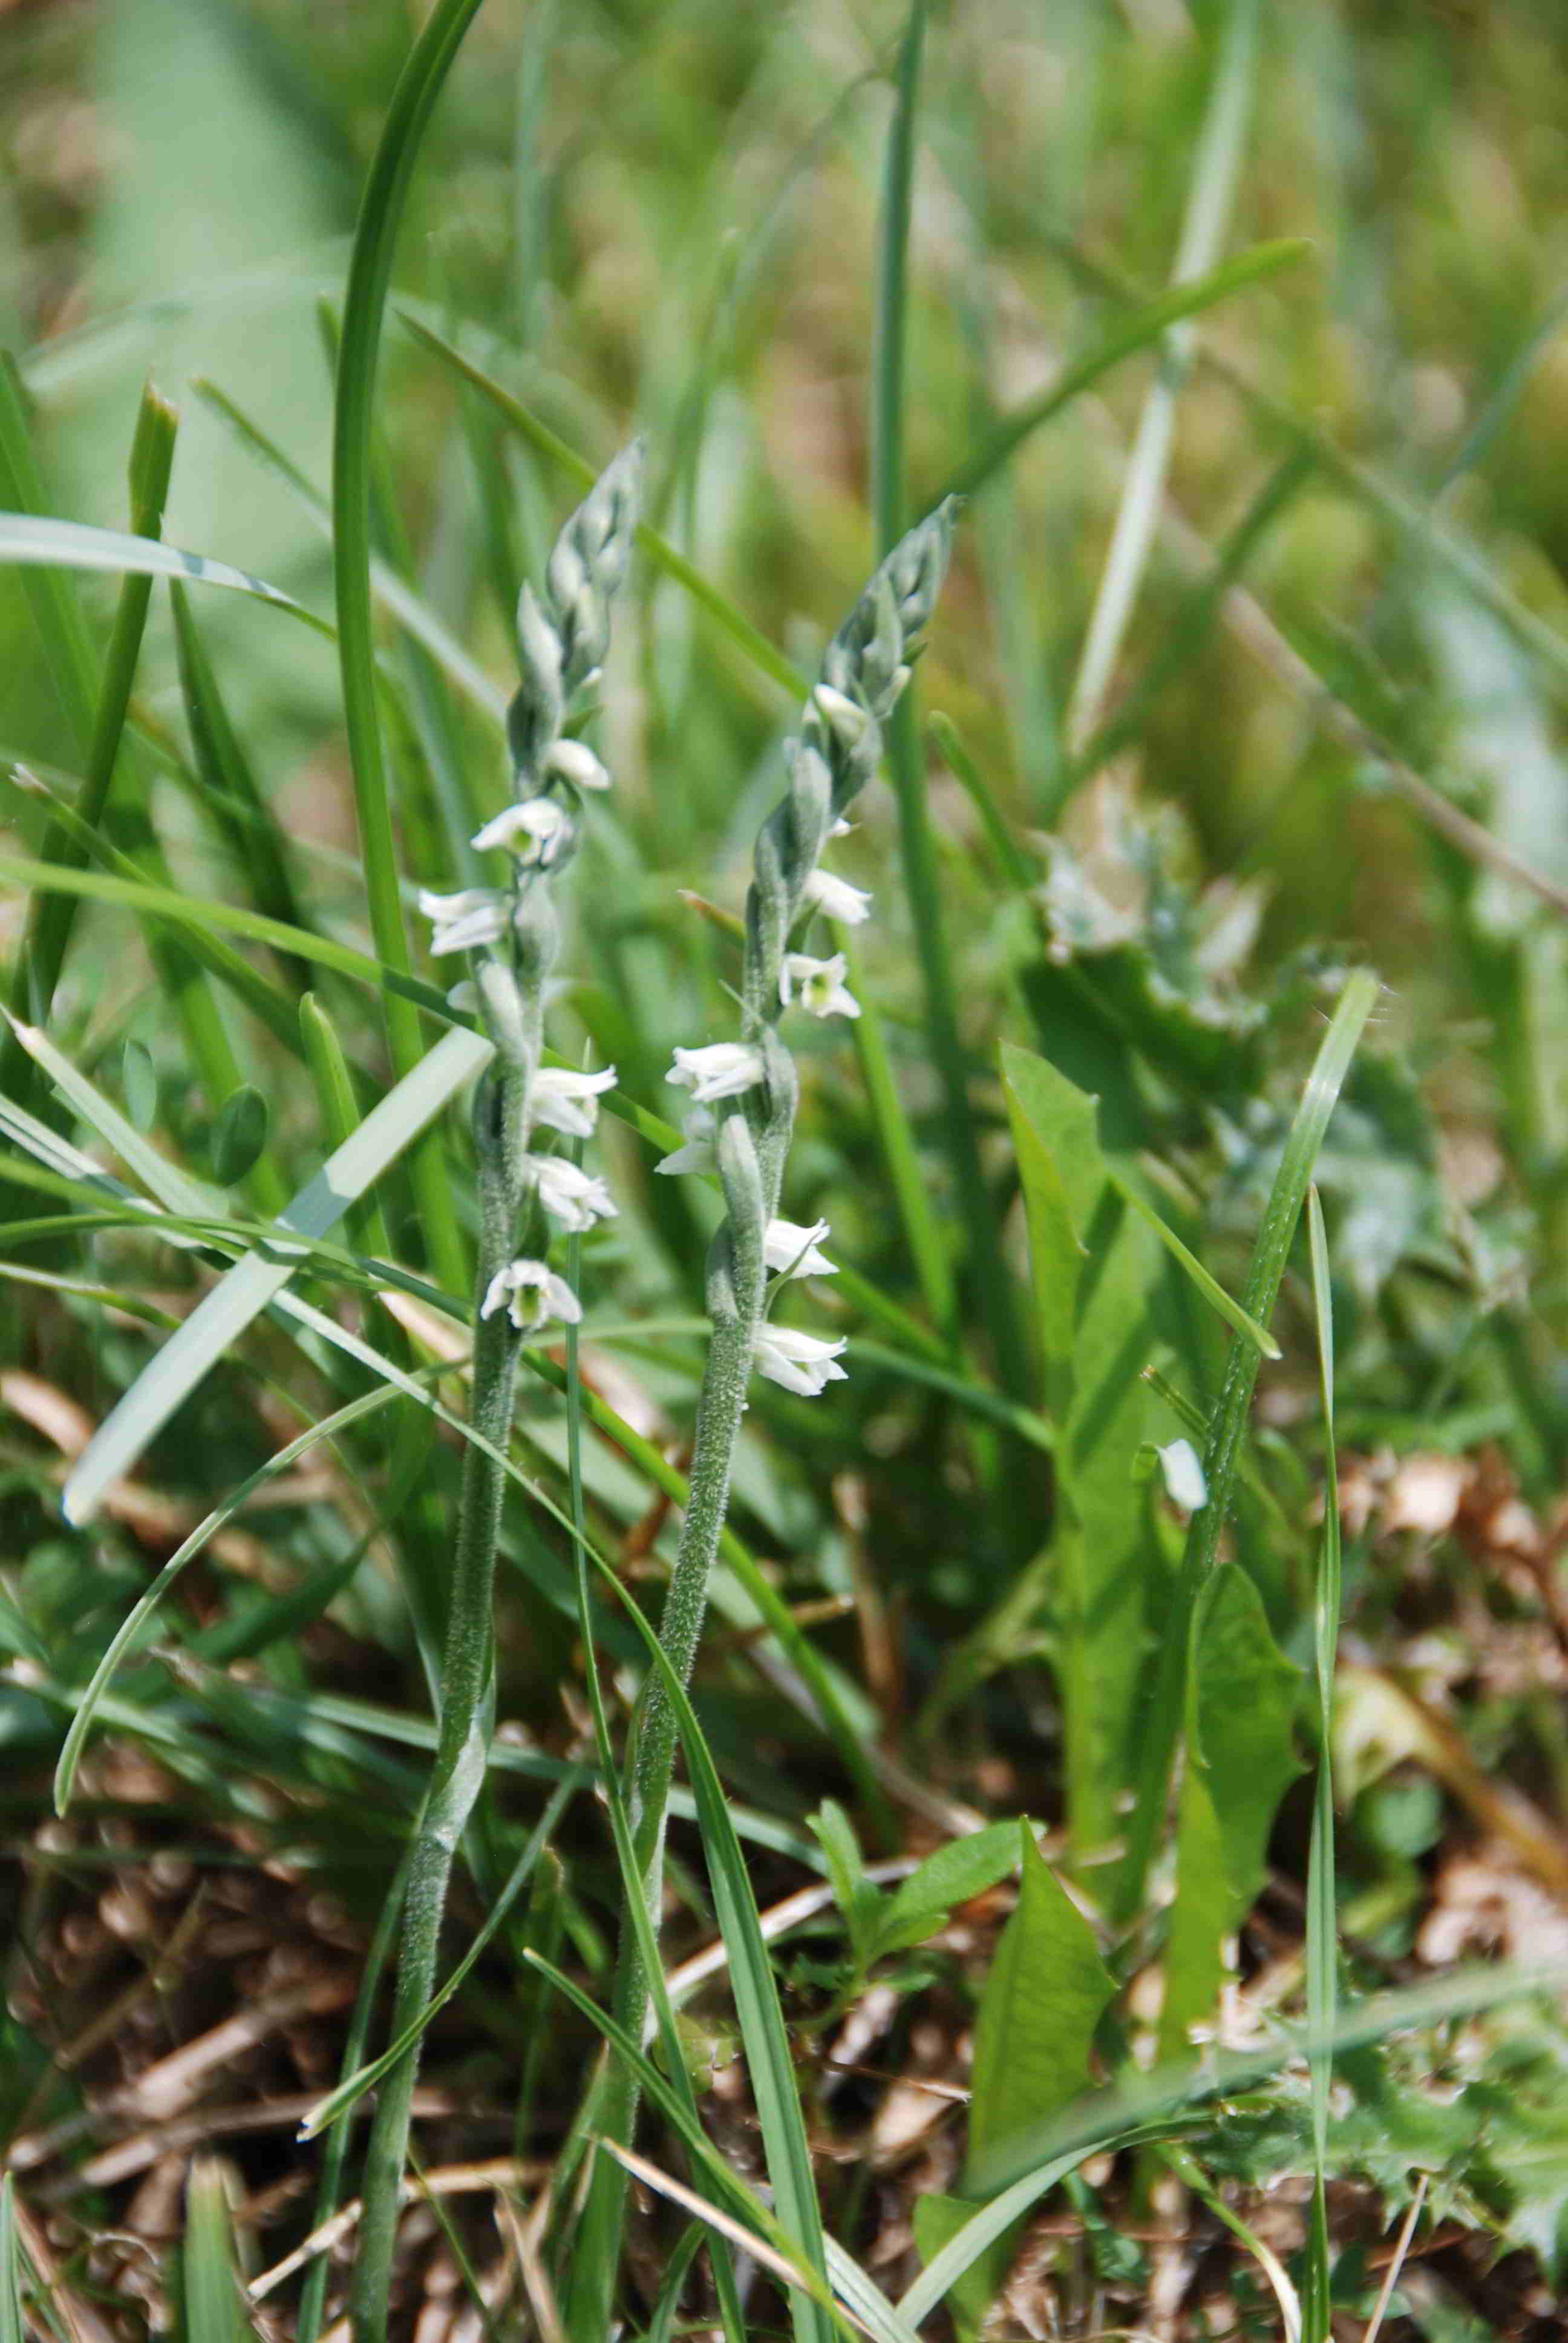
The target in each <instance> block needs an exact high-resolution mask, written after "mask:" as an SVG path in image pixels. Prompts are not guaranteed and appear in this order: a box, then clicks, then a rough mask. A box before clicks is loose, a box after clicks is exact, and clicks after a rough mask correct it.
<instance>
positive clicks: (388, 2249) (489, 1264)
mask: <svg viewBox="0 0 1568 2343" xmlns="http://www.w3.org/2000/svg"><path fill="white" fill-rule="evenodd" d="M528 1081H529V1072H528V1068H527V1067H526V1066H513V1067H507V1068H505V1069H504V1070H503V1071H501V1072H500V1073H499V1074H498V1076H497V1077H496V1078H495V1079H494V1080H493V1081H487V1082H486V1083H485V1084H484V1085H483V1086H482V1088H481V1091H480V1094H479V1100H478V1101H477V1109H476V1114H475V1125H476V1132H477V1139H478V1145H479V1194H480V1204H481V1227H480V1243H479V1272H478V1279H477V1286H476V1290H475V1294H474V1353H473V1397H472V1401H471V1403H470V1408H469V1421H470V1423H472V1425H473V1427H474V1430H475V1431H476V1432H477V1433H481V1434H482V1435H483V1437H484V1438H485V1440H486V1441H487V1442H488V1443H489V1445H490V1447H491V1448H494V1449H496V1450H497V1451H498V1452H499V1453H500V1454H502V1455H504V1454H505V1453H506V1449H507V1443H508V1439H509V1438H510V1435H511V1423H512V1403H513V1395H514V1391H515V1386H516V1382H517V1369H518V1353H519V1351H520V1349H521V1338H520V1337H519V1335H518V1332H517V1330H516V1329H515V1328H514V1327H513V1325H512V1324H511V1322H510V1320H509V1319H508V1316H507V1314H506V1313H505V1312H497V1313H496V1314H495V1315H493V1316H491V1317H489V1318H485V1317H482V1316H481V1315H480V1305H481V1303H482V1302H483V1301H484V1299H485V1295H486V1292H487V1288H488V1285H489V1282H490V1280H491V1278H492V1277H493V1276H494V1275H495V1274H496V1272H497V1271H498V1269H500V1268H502V1267H503V1266H504V1265H505V1263H506V1262H508V1260H509V1259H510V1257H511V1247H512V1232H513V1228H514V1226H515V1223H516V1220H517V1213H518V1201H519V1175H518V1155H519V1153H520V1149H519V1147H518V1138H519V1135H520V1134H521V1132H522V1129H523V1125H524V1122H525V1120H526V1113H527V1098H528ZM505 1485H506V1478H505V1474H504V1473H503V1472H502V1470H501V1466H500V1464H499V1463H498V1461H497V1458H496V1457H495V1456H492V1455H490V1454H488V1453H487V1451H486V1450H485V1449H483V1448H480V1447H478V1446H477V1445H476V1444H475V1443H473V1442H469V1443H467V1445H466V1446H465V1449H464V1456H463V1492H462V1504H461V1511H460V1513H459V1517H458V1526H457V1558H456V1562H455V1564H454V1568H453V1574H452V1590H451V1602H450V1608H449V1610H448V1612H447V1643H446V1651H445V1654H444V1656H443V1661H442V1669H441V1725H440V1737H439V1739H438V1741H437V1748H436V1759H435V1764H434V1766H433V1768H432V1771H431V1777H430V1786H429V1789H428V1791H427V1794H426V1797H425V1805H424V1808H423V1811H422V1813H421V1815H420V1817H419V1826H418V1834H417V1837H416V1839H415V1842H414V1851H413V1855H412V1859H411V1862H410V1865H409V1871H408V1892H407V1899H406V1902H405V1905H404V1911H403V1945H402V1951H401V1955H400V1956H399V1959H398V1965H397V1994H396V1996H395V1998H394V2001H393V2006H392V2024H391V2038H392V2039H393V2040H394V2041H396V2040H397V2038H398V2036H400V2035H402V2034H403V2033H404V2032H405V2031H406V2030H407V2028H408V2027H409V2026H412V2025H413V2024H414V2023H415V2022H416V2020H417V2018H419V2017H420V2016H422V2015H423V2013H424V2010H425V2007H426V2005H427V2003H428V2001H429V1999H430V1996H431V1994H432V1992H433V1990H434V1988H435V1983H436V1959H437V1951H438V1949H439V1946H440V1938H441V1920H442V1916H443V1914H444V1912H445V1910H446V1905H447V1885H448V1882H449V1881H450V1878H451V1875H452V1861H453V1857H454V1856H455V1855H456V1853H457V1845H458V1842H459V1841H460V1839H461V1838H462V1835H463V1831H464V1827H465V1825H467V1819H468V1816H469V1815H470V1814H471V1813H472V1811H473V1807H474V1802H475V1800H476V1798H477V1796H478V1795H479V1790H480V1787H481V1785H483V1782H484V1778H485V1766H486V1761H487V1754H488V1747H489V1734H490V1705H491V1684H492V1652H491V1623H490V1605H491V1588H492V1584H493V1582H494V1578H495V1564H496V1544H497V1540H498V1537H499V1535H500V1527H501V1503H502V1497H503V1494H504V1492H505ZM417 2066H418V2052H417V2045H416V2046H413V2047H411V2048H410V2050H409V2052H408V2054H407V2056H406V2057H405V2058H404V2059H403V2060H402V2061H401V2062H400V2064H399V2065H398V2066H396V2067H394V2068H393V2070H392V2072H391V2073H390V2074H389V2075H388V2076H387V2078H386V2080H385V2082H384V2083H383V2084H382V2086H381V2091H380V2096H379V2097H378V2099H377V2107H376V2119H375V2122H374V2124H373V2126H372V2127H371V2132H370V2142H369V2146H368V2147H367V2150H366V2156H365V2171H364V2176H363V2178H362V2182H361V2196H362V2197H363V2201H364V2207H365V2210H364V2215H363V2217H362V2219H361V2222H360V2227H359V2250H358V2255H357V2260H356V2263H355V2269H354V2300H353V2323H354V2334H355V2337H356V2338H357V2343H384V2338H385V2336H386V2333H387V2294H388V2289H389V2287H390V2282H391V2274H392V2254H393V2247H394V2245H395V2243H396V2239H397V2215H398V2208H399V2203H400V2199H401V2194H402V2186H403V2167H404V2164H405V2162H406V2160H407V2147H408V2123H409V2116H410V2113H411V2110H412V2106H413V2098H414V2081H415V2076H416V2074H417Z"/></svg>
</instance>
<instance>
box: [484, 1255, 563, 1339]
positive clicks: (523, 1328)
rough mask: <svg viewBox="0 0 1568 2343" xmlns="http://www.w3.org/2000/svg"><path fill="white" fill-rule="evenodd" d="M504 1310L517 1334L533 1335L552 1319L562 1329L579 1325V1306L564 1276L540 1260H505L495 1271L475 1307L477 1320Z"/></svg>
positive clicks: (490, 1316)
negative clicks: (476, 1307)
mask: <svg viewBox="0 0 1568 2343" xmlns="http://www.w3.org/2000/svg"><path fill="white" fill-rule="evenodd" d="M503 1307H504V1308H505V1310H506V1313H507V1315H508V1318H509V1319H510V1320H511V1322H512V1323H513V1325H514V1326H515V1327H516V1328H517V1330H518V1333H519V1334H537V1333H538V1332H539V1330H540V1329H541V1327H544V1326H546V1325H548V1322H549V1321H550V1320H551V1319H552V1318H558V1319H559V1320H560V1322H561V1323H562V1325H563V1326H576V1325H578V1324H579V1323H580V1322H581V1320H582V1314H583V1306H582V1303H581V1302H579V1301H578V1298H577V1295H576V1294H575V1293H574V1292H572V1290H571V1287H570V1286H569V1285H568V1283H567V1282H566V1279H565V1278H564V1277H558V1276H557V1274H556V1272H555V1271H554V1270H553V1269H551V1268H550V1267H549V1266H548V1263H547V1262H542V1261H509V1262H508V1263H507V1265H506V1267H505V1269H498V1271H497V1272H496V1274H495V1275H494V1277H492V1278H491V1280H490V1282H489V1284H488V1286H487V1288H486V1291H485V1298H484V1300H483V1302H480V1304H479V1315H480V1317H481V1318H493V1317H494V1316H495V1314H496V1312H497V1311H498V1310H499V1309H502V1308H503Z"/></svg>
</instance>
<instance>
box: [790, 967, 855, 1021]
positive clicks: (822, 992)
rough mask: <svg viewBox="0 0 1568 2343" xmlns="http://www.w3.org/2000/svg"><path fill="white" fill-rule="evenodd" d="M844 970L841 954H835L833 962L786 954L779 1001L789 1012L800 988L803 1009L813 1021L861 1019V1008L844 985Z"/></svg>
mask: <svg viewBox="0 0 1568 2343" xmlns="http://www.w3.org/2000/svg"><path fill="white" fill-rule="evenodd" d="M845 966H846V962H845V960H844V955H843V953H842V952H835V953H834V954H833V957H832V959H831V960H813V959H812V958H811V955H810V953H809V952H786V953H785V955H784V965H783V967H782V968H781V969H780V970H779V999H780V1000H781V1001H783V1003H784V1006H785V1008H786V1009H788V1008H789V1005H790V1003H791V1002H792V1001H793V1000H794V998H795V993H796V988H797V987H799V994H800V1006H801V1008H802V1009H809V1011H810V1012H811V1014H812V1016H813V1017H858V1016H859V1013H860V1004H859V1001H857V1000H856V998H855V996H854V994H853V993H852V992H851V991H850V990H849V986H848V985H847V984H846V983H845V982H844V972H845Z"/></svg>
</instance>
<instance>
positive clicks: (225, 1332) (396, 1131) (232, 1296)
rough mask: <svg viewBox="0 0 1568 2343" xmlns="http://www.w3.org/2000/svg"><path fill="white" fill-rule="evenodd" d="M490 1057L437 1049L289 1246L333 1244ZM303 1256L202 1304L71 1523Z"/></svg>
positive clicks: (377, 1117) (85, 1476)
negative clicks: (331, 1233)
mask: <svg viewBox="0 0 1568 2343" xmlns="http://www.w3.org/2000/svg"><path fill="white" fill-rule="evenodd" d="M30 1046H31V1045H30ZM490 1054H491V1052H490V1045H489V1043H488V1042H487V1041H485V1040H483V1039H482V1038H481V1037H480V1036H479V1035H478V1034H476V1033H468V1032H462V1031H452V1032H449V1033H447V1035H445V1036H444V1038H443V1039H442V1040H441V1041H437V1044H436V1047H435V1048H434V1049H433V1050H432V1051H430V1052H429V1053H428V1055H427V1057H425V1058H423V1059H421V1060H420V1061H419V1063H418V1064H417V1066H416V1067H415V1068H414V1070H413V1071H412V1072H411V1073H408V1074H406V1075H405V1076H404V1078H403V1080H402V1081H400V1082H398V1083H397V1085H396V1087H395V1088H394V1089H392V1090H391V1091H388V1092H387V1096H386V1097H385V1098H384V1099H383V1100H382V1101H381V1102H380V1104H379V1105H378V1106H377V1107H374V1108H373V1109H372V1110H371V1111H370V1113H369V1114H367V1116H366V1118H365V1121H363V1122H362V1123H361V1124H360V1126H359V1128H358V1130H357V1131H356V1132H355V1134H354V1136H353V1138H352V1139H350V1140H347V1141H345V1143H344V1144H343V1145H342V1146H341V1147H338V1148H335V1149H334V1151H333V1152H332V1153H331V1154H330V1155H329V1156H328V1157H327V1161H326V1162H325V1163H324V1164H323V1165H322V1167H321V1169H320V1171H319V1172H317V1174H316V1176H315V1178H314V1179H313V1180H310V1181H308V1182H307V1184H306V1185H305V1187H303V1188H302V1189H301V1190H300V1191H299V1193H298V1194H297V1196H295V1197H294V1198H293V1199H292V1201H291V1202H289V1203H288V1205H287V1206H286V1208H285V1210H284V1211H283V1212H281V1213H280V1214H279V1215H278V1220H277V1227H278V1230H279V1232H280V1239H282V1238H283V1234H284V1232H293V1233H295V1234H297V1235H299V1236H305V1237H318V1236H324V1235H325V1234H326V1232H327V1230H328V1229H330V1228H332V1227H333V1226H334V1225H335V1224H336V1223H337V1221H339V1220H340V1219H341V1218H342V1216H343V1214H344V1212H346V1211H347V1207H348V1206H349V1205H350V1204H352V1203H355V1202H357V1200H358V1199H359V1197H360V1196H362V1195H363V1194H364V1192H365V1191H366V1189H367V1187H368V1186H369V1185H370V1183H371V1182H372V1181H374V1180H377V1179H379V1177H380V1176H381V1174H382V1172H385V1171H386V1170H387V1166H388V1165H389V1164H391V1163H394V1162H396V1161H397V1158H398V1156H399V1155H401V1154H402V1152H403V1151H404V1149H405V1148H406V1147H407V1146H408V1144H409V1142H410V1141H412V1140H413V1139H414V1138H415V1137H416V1136H417V1133H418V1132H420V1131H424V1130H425V1129H427V1127H428V1125H429V1123H430V1122H431V1121H432V1120H433V1119H434V1117H435V1116H436V1115H437V1114H438V1113H439V1111H440V1110H441V1108H442V1107H443V1106H445V1104H446V1103H447V1100H448V1099H449V1098H451V1096H452V1095H453V1093H454V1092H455V1091H457V1090H459V1089H460V1088H461V1087H462V1085H463V1083H464V1082H466V1081H467V1080H468V1079H469V1077H470V1076H471V1075H473V1074H475V1073H477V1071H478V1070H479V1068H480V1067H481V1066H482V1065H484V1063H485V1062H486V1061H487V1059H488V1058H489V1056H490ZM133 1136H134V1134H133ZM117 1143H118V1142H116V1144H117ZM165 1168H167V1167H165ZM300 1257H301V1256H300V1252H299V1251H298V1249H297V1248H294V1247H289V1246H287V1245H286V1241H284V1242H280V1243H279V1246H278V1248H277V1250H276V1252H272V1251H270V1249H269V1254H268V1255H264V1254H262V1253H260V1252H252V1253H247V1254H246V1257H245V1259H244V1260H243V1261H239V1262H236V1264H235V1266H234V1267H233V1269H231V1270H230V1271H229V1272H228V1273H227V1274H226V1276H225V1277H224V1278H222V1279H221V1280H220V1281H219V1282H218V1283H217V1284H216V1286H215V1287H214V1288H213V1290H212V1292H210V1293H209V1294H207V1295H206V1298H205V1299H204V1300H203V1301H202V1302H199V1303H198V1304H197V1306H196V1309H195V1310H194V1311H193V1312H191V1314H190V1316H189V1317H188V1318H187V1319H186V1322H185V1323H184V1325H183V1326H182V1327H181V1328H180V1330H179V1332H178V1333H177V1334H176V1335H175V1336H173V1338H172V1339H171V1340H170V1341H169V1342H166V1344H165V1346H164V1348H163V1349H162V1350H161V1351H160V1352H159V1353H158V1354H157V1356H156V1359H154V1360H153V1362H152V1363H151V1365H150V1366H148V1367H146V1369H144V1371H143V1373H141V1374H140V1375H139V1376H138V1377H137V1379H136V1382H135V1383H133V1384H132V1386H131V1388H130V1390H129V1391H128V1392H126V1393H125V1395H124V1397H123V1398H122V1399H121V1400H120V1401H119V1403H118V1404H117V1405H116V1407H115V1408H114V1409H113V1410H112V1412H111V1413H110V1414H109V1415H108V1417H107V1418H106V1421H105V1422H104V1423H102V1424H100V1426H99V1427H98V1430H97V1431H96V1432H95V1433H94V1435H93V1437H92V1439H91V1440H90V1441H89V1442H88V1443H87V1445H86V1447H85V1449H84V1451H83V1453H82V1454H81V1456H80V1457H79V1458H78V1460H77V1463H76V1464H75V1469H74V1470H73V1472H72V1473H71V1475H70V1478H69V1479H68V1481H67V1482H66V1483H65V1496H64V1498H63V1500H62V1503H63V1507H64V1510H65V1516H66V1518H67V1520H69V1521H72V1522H75V1523H82V1522H85V1521H87V1520H90V1519H91V1517H92V1515H93V1513H95V1511H96V1509H97V1507H98V1505H99V1503H101V1501H102V1498H103V1495H104V1492H105V1490H106V1488H107V1487H108V1486H109V1485H110V1483H112V1482H114V1481H116V1480H118V1479H119V1478H120V1476H121V1475H122V1474H123V1473H127V1472H129V1470H130V1468H131V1466H132V1465H133V1464H134V1463H135V1462H136V1458H137V1457H138V1456H139V1455H140V1454H141V1453H142V1452H143V1450H144V1449H145V1448H146V1444H147V1443H148V1441H149V1440H151V1439H152V1438H153V1436H154V1435H155V1433H157V1432H158V1431H159V1430H160V1429H161V1427H162V1426H163V1425H164V1424H165V1423H167V1422H168V1419H169V1417H170V1416H171V1415H172V1414H173V1413H174V1411H175V1410H176V1408H177V1407H178V1406H179V1405H180V1404H181V1403H182V1402H183V1401H184V1400H185V1398H186V1395H187V1394H188V1393H190V1392H191V1391H192V1390H193V1389H194V1388H195V1386H196V1383H199V1382H200V1381H201V1379H202V1377H203V1376H204V1375H205V1374H206V1373H208V1371H209V1370H210V1369H211V1368H212V1367H213V1366H214V1365H215V1364H216V1362H217V1360H219V1359H220V1358H221V1357H222V1356H223V1354H224V1353H225V1352H226V1350H227V1349H228V1348H229V1346H230V1345H231V1343H233V1342H236V1340H237V1339H238V1337H239V1336H240V1334H242V1333H243V1332H244V1331H245V1329H246V1326H248V1325H249V1323H250V1322H251V1320H252V1319H253V1318H254V1317H256V1314H257V1312H259V1311H262V1310H265V1309H266V1305H267V1303H268V1302H270V1301H271V1300H272V1299H273V1297H274V1295H275V1294H276V1293H277V1292H279V1291H280V1290H281V1288H282V1287H283V1286H285V1285H286V1283H287V1282H288V1280H289V1279H290V1278H291V1277H292V1276H293V1275H294V1273H295V1272H296V1270H297V1268H298V1266H299V1261H300Z"/></svg>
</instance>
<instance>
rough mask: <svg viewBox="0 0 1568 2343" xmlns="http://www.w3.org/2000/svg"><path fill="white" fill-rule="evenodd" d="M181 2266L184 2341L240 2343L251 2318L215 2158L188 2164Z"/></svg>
mask: <svg viewBox="0 0 1568 2343" xmlns="http://www.w3.org/2000/svg"><path fill="white" fill-rule="evenodd" d="M180 2271H181V2276H182V2278H183V2280H184V2287H185V2331H186V2336H187V2338H189V2343H239V2338H240V2337H241V2336H242V2335H244V2334H247V2333H248V2332H249V2330H250V2322H249V2320H248V2319H247V2318H245V2316H244V2314H243V2312H242V2309H241V2305H240V2293H239V2280H238V2277H237V2274H236V2268H235V2258H234V2230H233V2225H232V2223H231V2221H230V2219H229V2210H228V2196H227V2192H226V2187H225V2185H224V2172H223V2167H222V2165H221V2164H219V2163H218V2161H217V2159H216V2157H210V2156H198V2157H196V2161H195V2163H194V2164H193V2165H192V2166H191V2168H190V2178H189V2179H188V2181H187V2182H186V2234H185V2243H184V2245H183V2247H181V2251H180Z"/></svg>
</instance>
